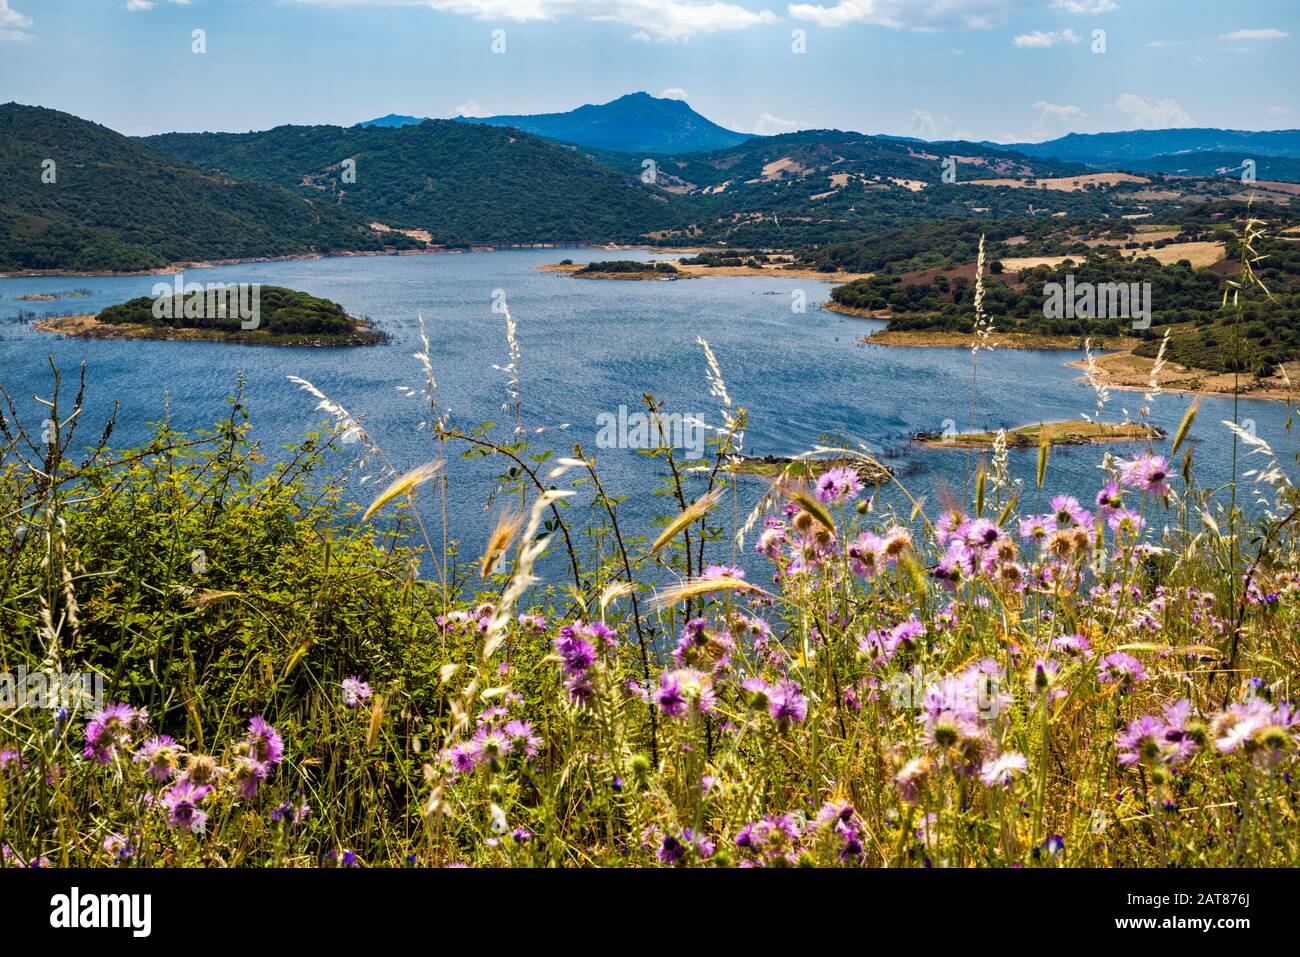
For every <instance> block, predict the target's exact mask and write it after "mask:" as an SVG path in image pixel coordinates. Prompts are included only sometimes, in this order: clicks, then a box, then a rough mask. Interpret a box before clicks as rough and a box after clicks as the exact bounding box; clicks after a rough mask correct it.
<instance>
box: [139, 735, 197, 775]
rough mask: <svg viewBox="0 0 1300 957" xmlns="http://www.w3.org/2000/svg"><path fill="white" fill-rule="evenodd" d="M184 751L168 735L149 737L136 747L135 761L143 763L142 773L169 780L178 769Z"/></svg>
mask: <svg viewBox="0 0 1300 957" xmlns="http://www.w3.org/2000/svg"><path fill="white" fill-rule="evenodd" d="M184 753H185V751H184V749H183V748H181V747H180V745H178V744H177V743H176V742H175V741H174V740H172V738H171V737H169V736H168V735H165V734H163V735H159V736H158V737H155V738H150V739H149V740H148V741H145V742H144V743H143V744H141V745H140V747H139V748H137V749H136V752H135V758H134V760H135V763H136V764H143V765H145V769H144V773H145V774H147V775H149V776H150V777H151V778H153V779H154V780H156V781H170V780H171V779H172V778H173V777H175V776H176V772H177V771H178V770H179V769H180V763H181V756H182V755H184Z"/></svg>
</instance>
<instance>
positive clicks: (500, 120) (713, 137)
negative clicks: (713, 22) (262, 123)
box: [372, 93, 750, 153]
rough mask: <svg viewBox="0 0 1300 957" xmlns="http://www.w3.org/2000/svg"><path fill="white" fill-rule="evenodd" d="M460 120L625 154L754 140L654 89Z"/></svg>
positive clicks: (712, 147) (687, 149) (717, 146)
mask: <svg viewBox="0 0 1300 957" xmlns="http://www.w3.org/2000/svg"><path fill="white" fill-rule="evenodd" d="M393 119H395V118H393V117H384V118H381V119H379V120H373V121H372V123H374V124H375V125H380V124H383V123H385V122H389V123H391V122H392V121H393ZM401 119H408V118H406V117H403V118H401ZM457 119H458V120H460V121H461V122H463V123H483V124H486V125H488V126H510V127H514V128H515V129H518V130H523V131H524V132H525V133H532V134H534V135H536V136H544V137H546V138H547V139H552V140H559V141H561V142H564V143H577V144H579V145H581V146H589V147H593V148H597V149H606V150H620V151H623V152H646V151H650V152H664V151H670V152H678V153H686V152H693V151H699V150H716V149H724V148H726V147H728V146H735V145H736V144H737V143H743V142H744V141H745V140H748V139H750V135H749V134H748V133H736V132H734V131H732V130H728V129H724V128H723V127H721V126H719V125H718V124H717V123H714V122H713V121H712V120H709V119H707V118H705V117H703V116H701V115H700V114H699V113H696V112H695V111H694V110H693V109H691V108H690V107H689V106H688V105H687V104H686V103H685V101H683V100H671V99H665V98H661V97H657V96H651V95H650V94H649V93H628V94H627V95H626V96H620V97H619V98H618V99H616V100H611V101H610V102H608V103H599V104H593V103H588V104H587V105H585V106H580V107H578V108H577V109H576V110H569V111H568V112H565V113H539V114H533V115H529V116H518V115H516V116H485V117H465V116H461V117H457Z"/></svg>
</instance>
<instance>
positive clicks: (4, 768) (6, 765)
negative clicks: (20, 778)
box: [0, 748, 27, 774]
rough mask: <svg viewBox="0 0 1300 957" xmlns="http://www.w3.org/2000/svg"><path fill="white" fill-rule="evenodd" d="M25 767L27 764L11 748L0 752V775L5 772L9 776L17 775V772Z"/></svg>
mask: <svg viewBox="0 0 1300 957" xmlns="http://www.w3.org/2000/svg"><path fill="white" fill-rule="evenodd" d="M26 766H27V762H25V761H24V760H23V759H22V755H20V754H19V753H18V752H17V751H15V750H14V749H13V748H5V749H3V750H0V774H4V773H6V772H7V773H9V774H18V772H20V771H21V770H22V769H23V768H24V767H26Z"/></svg>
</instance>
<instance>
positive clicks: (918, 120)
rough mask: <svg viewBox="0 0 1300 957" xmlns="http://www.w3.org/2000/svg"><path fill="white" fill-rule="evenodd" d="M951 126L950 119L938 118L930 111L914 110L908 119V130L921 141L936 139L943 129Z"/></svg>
mask: <svg viewBox="0 0 1300 957" xmlns="http://www.w3.org/2000/svg"><path fill="white" fill-rule="evenodd" d="M951 125H952V120H950V119H949V118H948V117H946V116H937V115H935V114H934V113H931V112H930V111H929V110H913V111H912V115H911V116H909V117H908V118H907V128H908V129H909V130H911V131H912V132H913V133H914V134H916V135H917V136H919V137H921V139H935V138H937V137H938V136H939V131H940V130H941V129H942V128H944V127H947V126H951Z"/></svg>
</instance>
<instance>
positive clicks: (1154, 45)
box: [1147, 40, 1182, 50]
mask: <svg viewBox="0 0 1300 957" xmlns="http://www.w3.org/2000/svg"><path fill="white" fill-rule="evenodd" d="M1181 43H1182V41H1181V40H1152V41H1151V42H1150V43H1148V44H1147V46H1148V47H1150V48H1151V49H1152V50H1159V49H1160V48H1161V47H1176V46H1178V45H1179V44H1181Z"/></svg>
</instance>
